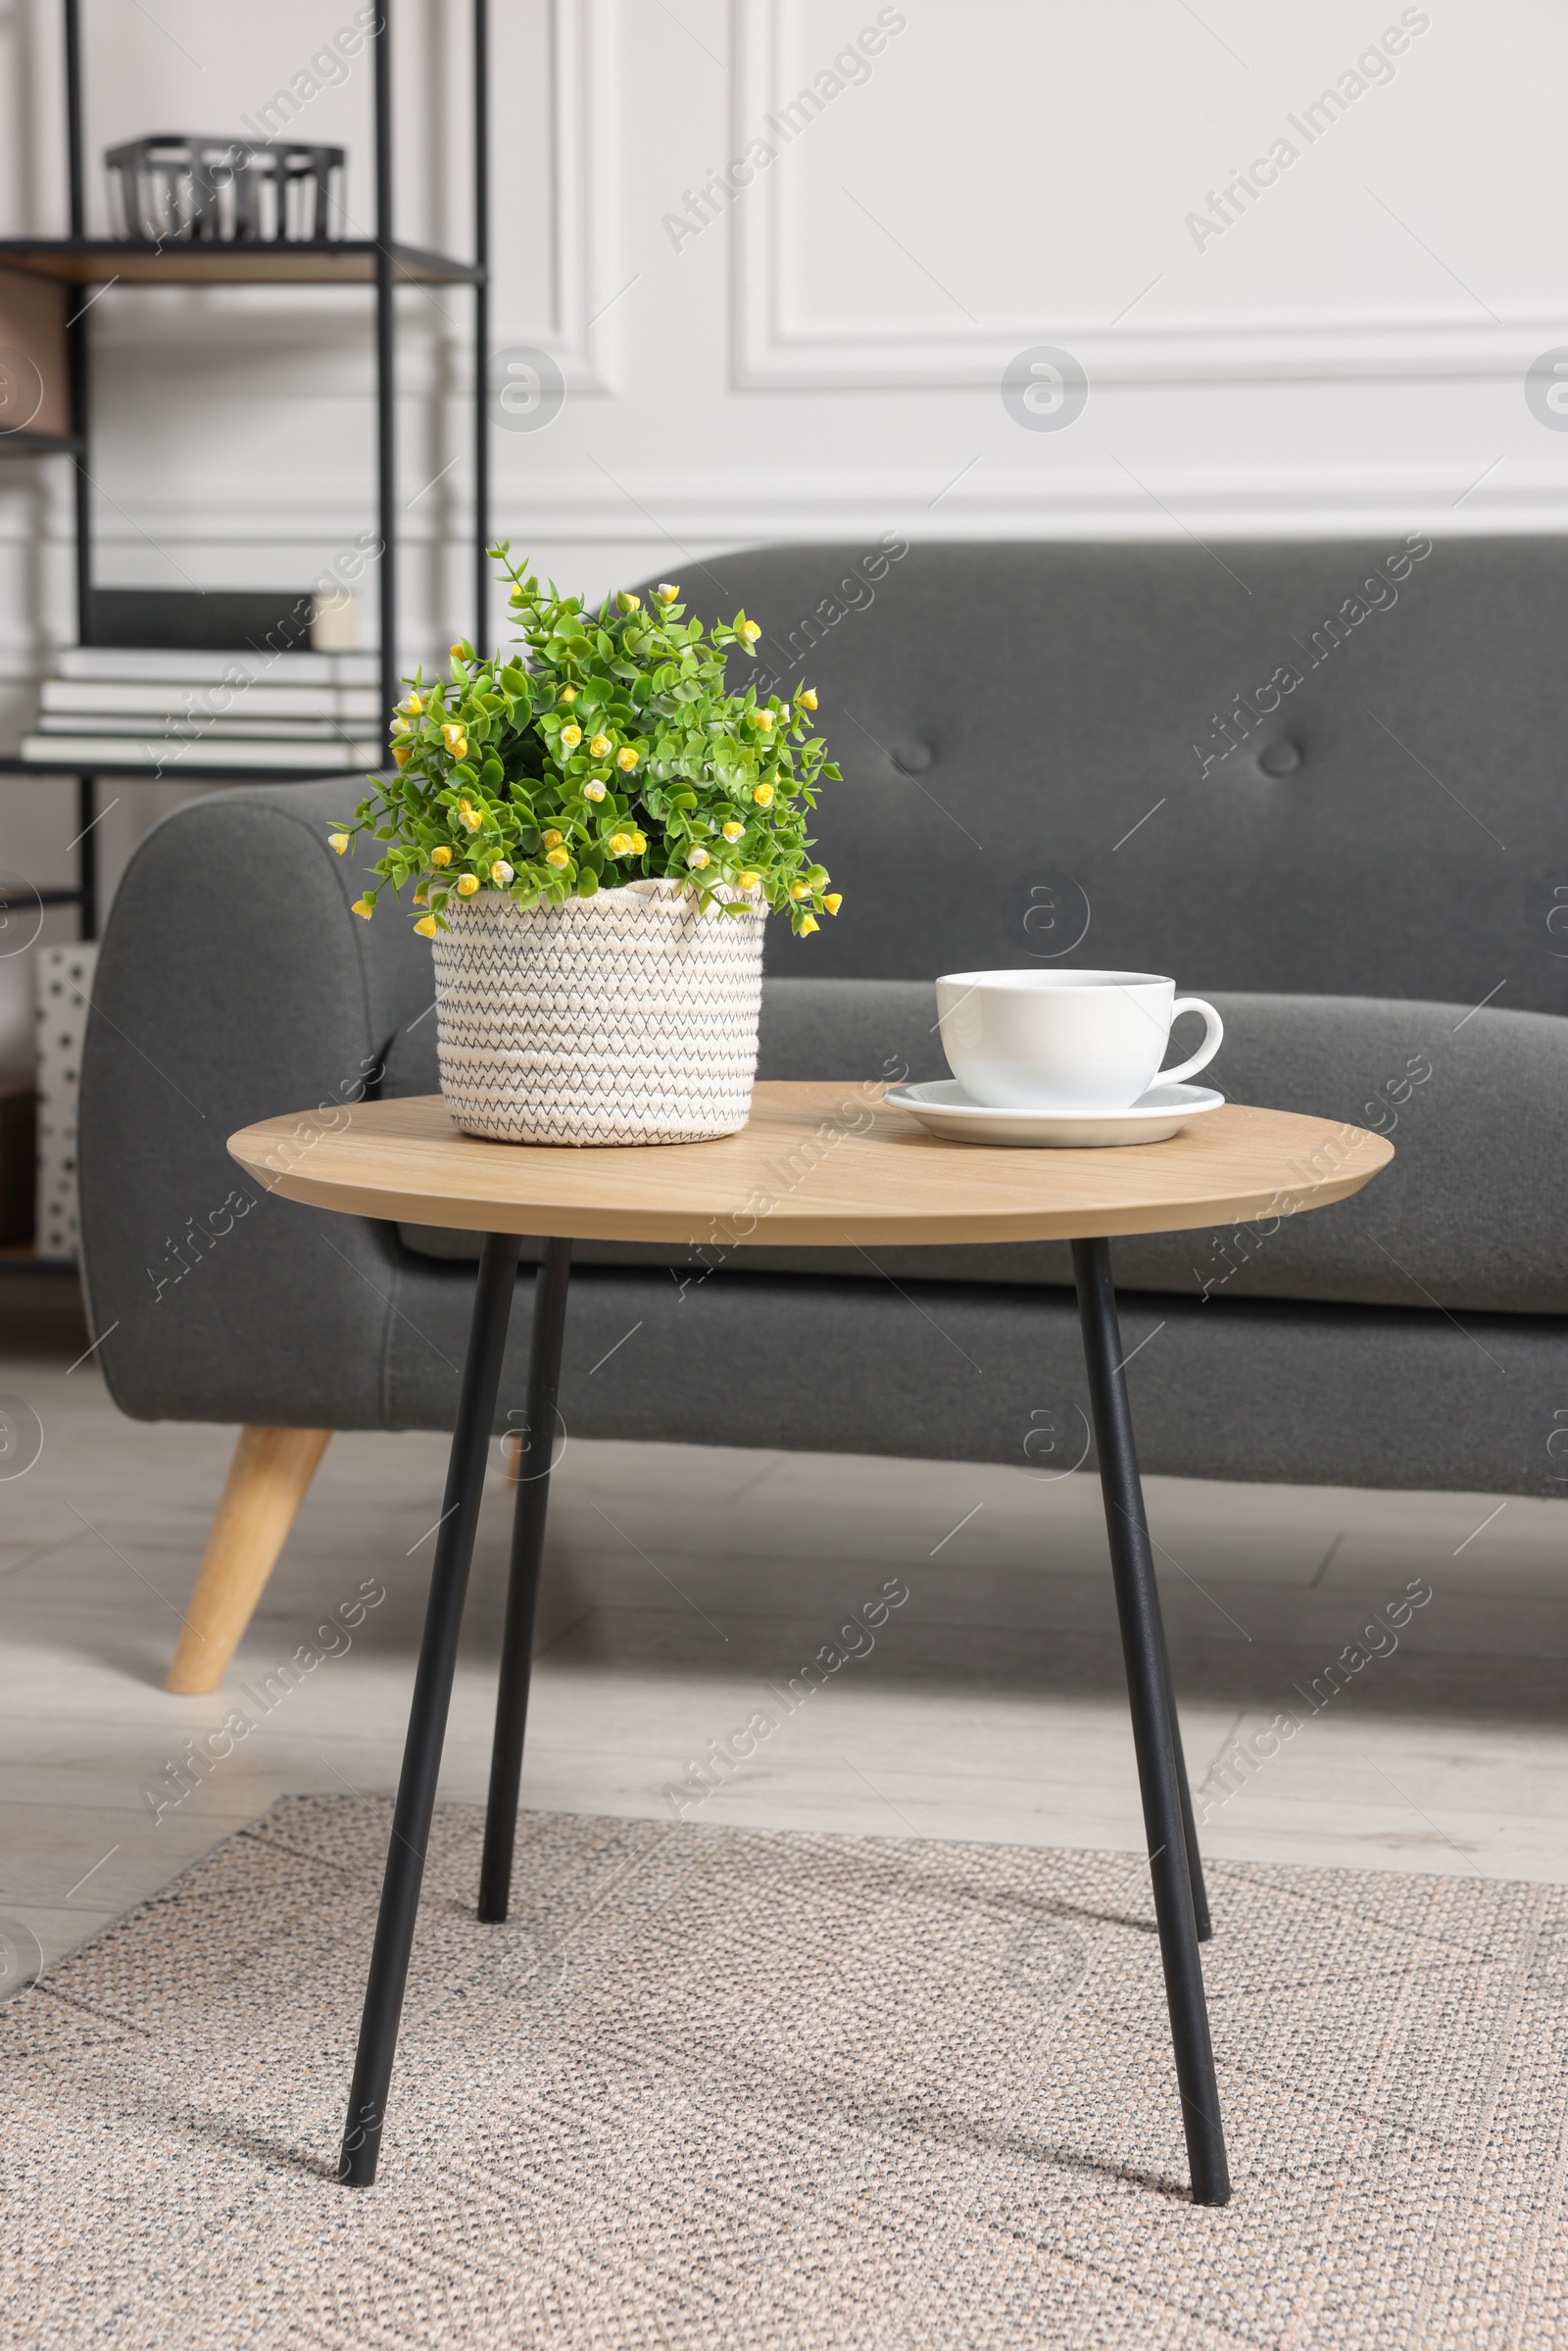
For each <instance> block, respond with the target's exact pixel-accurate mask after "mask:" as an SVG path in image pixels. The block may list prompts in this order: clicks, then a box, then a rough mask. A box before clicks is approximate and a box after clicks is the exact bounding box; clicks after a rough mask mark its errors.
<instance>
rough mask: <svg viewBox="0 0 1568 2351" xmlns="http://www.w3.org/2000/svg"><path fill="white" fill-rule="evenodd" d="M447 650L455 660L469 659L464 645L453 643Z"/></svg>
mask: <svg viewBox="0 0 1568 2351" xmlns="http://www.w3.org/2000/svg"><path fill="white" fill-rule="evenodd" d="M449 651H450V652H451V655H452V659H453V660H454V661H468V660H470V659H471V656H470V655H469V652H468V648H467V647H466V645H454V646H452V647H450V648H449Z"/></svg>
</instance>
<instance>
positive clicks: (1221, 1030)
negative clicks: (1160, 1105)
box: [1153, 996, 1225, 1086]
mask: <svg viewBox="0 0 1568 2351" xmlns="http://www.w3.org/2000/svg"><path fill="white" fill-rule="evenodd" d="M1181 1012H1201V1013H1202V1015H1203V1025H1204V1028H1205V1029H1206V1030H1207V1032H1208V1033H1207V1035H1206V1036H1205V1037H1204V1039H1203V1042H1202V1044H1201V1046H1200V1047H1199V1049H1198V1051H1197V1053H1194V1055H1193V1057H1192V1059H1191V1060H1190V1061H1183V1062H1182V1064H1181V1066H1180V1067H1179V1068H1177V1069H1162V1070H1160V1072H1159V1073H1158V1075H1157V1076H1156V1077H1155V1078H1154V1080H1153V1083H1154V1084H1155V1085H1156V1086H1179V1085H1181V1084H1182V1082H1183V1080H1184V1079H1186V1078H1190V1077H1196V1076H1197V1074H1198V1072H1199V1071H1200V1070H1201V1069H1206V1068H1207V1067H1208V1065H1209V1063H1210V1061H1212V1059H1213V1058H1214V1055H1215V1054H1216V1053H1218V1052H1219V1049H1220V1047H1221V1046H1222V1045H1223V1044H1224V1042H1225V1023H1224V1021H1223V1020H1221V1018H1220V1016H1219V1014H1218V1013H1217V1012H1216V1011H1215V1009H1214V1007H1213V1005H1212V1004H1204V1002H1203V1000H1202V998H1201V996H1178V997H1177V999H1176V1002H1175V1003H1174V1004H1172V1005H1171V1008H1170V1017H1171V1025H1172V1027H1174V1026H1175V1023H1176V1017H1177V1014H1178V1013H1181Z"/></svg>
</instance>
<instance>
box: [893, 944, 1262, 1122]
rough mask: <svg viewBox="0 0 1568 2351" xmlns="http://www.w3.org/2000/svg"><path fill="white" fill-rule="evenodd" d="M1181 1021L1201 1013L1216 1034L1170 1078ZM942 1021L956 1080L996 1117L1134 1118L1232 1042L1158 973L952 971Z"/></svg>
mask: <svg viewBox="0 0 1568 2351" xmlns="http://www.w3.org/2000/svg"><path fill="white" fill-rule="evenodd" d="M1180 1012H1201V1014H1202V1016H1203V1020H1204V1024H1205V1026H1206V1029H1207V1034H1206V1035H1205V1037H1204V1039H1203V1042H1202V1045H1201V1048H1200V1050H1199V1051H1198V1052H1197V1053H1194V1055H1193V1057H1192V1059H1191V1060H1190V1061H1183V1062H1182V1063H1181V1065H1180V1066H1179V1067H1178V1068H1176V1069H1161V1068H1160V1063H1161V1061H1163V1060H1164V1058H1165V1049H1166V1047H1167V1046H1168V1044H1169V1043H1170V1028H1171V1022H1172V1021H1173V1020H1174V1019H1175V1018H1176V1016H1177V1014H1178V1013H1180ZM937 1020H938V1024H939V1026H940V1028H941V1030H942V1050H943V1052H944V1053H946V1054H947V1056H948V1066H949V1068H950V1069H951V1070H952V1071H953V1074H954V1076H955V1077H956V1079H957V1081H958V1083H959V1085H960V1086H961V1087H962V1088H963V1090H964V1092H965V1094H967V1096H968V1097H969V1100H970V1101H971V1102H983V1103H984V1104H985V1105H986V1106H987V1108H989V1109H996V1110H1059V1111H1066V1110H1125V1109H1128V1108H1130V1107H1131V1105H1132V1104H1133V1103H1134V1102H1137V1101H1138V1099H1139V1097H1140V1096H1141V1095H1144V1094H1147V1093H1148V1091H1149V1089H1150V1087H1151V1086H1152V1085H1153V1084H1154V1083H1155V1082H1156V1080H1157V1081H1158V1083H1159V1084H1160V1085H1162V1086H1174V1085H1179V1084H1180V1083H1181V1081H1182V1080H1183V1079H1184V1078H1190V1077H1193V1076H1195V1075H1196V1074H1197V1072H1198V1071H1199V1070H1200V1069H1204V1068H1206V1067H1207V1065H1208V1063H1209V1062H1210V1061H1211V1060H1212V1059H1213V1058H1214V1055H1215V1054H1216V1053H1218V1051H1219V1049H1220V1046H1221V1044H1222V1043H1223V1041H1224V1036H1225V1028H1224V1024H1223V1022H1222V1021H1221V1019H1220V1016H1219V1014H1218V1013H1217V1012H1216V1011H1215V1009H1214V1007H1213V1005H1212V1004H1204V1002H1203V1000H1202V998H1201V996H1178V995H1177V994H1176V983H1175V981H1174V980H1166V979H1160V978H1158V977H1156V976H1155V975H1154V974H1153V973H1152V972H1148V971H951V972H949V973H948V974H947V976H946V977H945V978H943V979H940V980H938V982H937Z"/></svg>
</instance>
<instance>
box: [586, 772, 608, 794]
mask: <svg viewBox="0 0 1568 2351" xmlns="http://www.w3.org/2000/svg"><path fill="white" fill-rule="evenodd" d="M582 796H583V798H584V800H603V799H604V797H605V787H604V785H603V784H602V783H601V782H600V780H599V778H598V776H597V775H596V776H594V777H592V778H591V779H590V780H589V782H587V783H586V784H584V786H583V788H582Z"/></svg>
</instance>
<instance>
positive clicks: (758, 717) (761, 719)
mask: <svg viewBox="0 0 1568 2351" xmlns="http://www.w3.org/2000/svg"><path fill="white" fill-rule="evenodd" d="M752 724H753V726H757V727H760V728H761V730H762V733H763V734H764V735H770V734H771V733H772V731H773V713H772V711H771V710H754V711H753V712H752Z"/></svg>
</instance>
